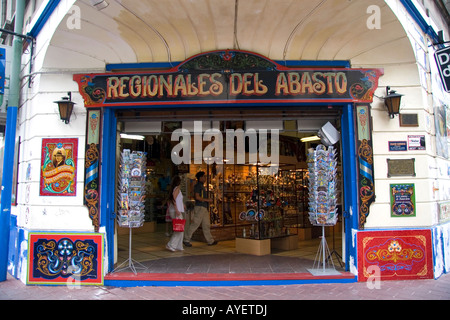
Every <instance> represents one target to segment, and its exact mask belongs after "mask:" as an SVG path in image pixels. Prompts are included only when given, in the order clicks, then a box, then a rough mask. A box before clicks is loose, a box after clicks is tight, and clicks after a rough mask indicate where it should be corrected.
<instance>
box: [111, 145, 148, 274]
mask: <svg viewBox="0 0 450 320" xmlns="http://www.w3.org/2000/svg"><path fill="white" fill-rule="evenodd" d="M146 164H147V155H146V153H145V152H141V151H133V152H130V150H129V149H124V150H123V151H122V153H121V156H120V171H119V191H118V192H119V195H118V201H119V204H118V205H119V210H118V214H117V223H118V225H119V227H125V228H129V232H130V237H129V256H128V259H127V260H126V261H124V262H123V263H122V264H121V265H119V266H118V267H117V268H116V269H115V270H114V272H118V271H123V270H125V269H130V270H131V271H133V273H134V274H137V270H138V269H139V270H141V269H144V270H145V269H147V268H146V267H145V266H144V265H142V264H141V263H139V262H137V261H135V260H133V259H132V258H131V245H132V241H131V240H132V233H133V232H132V230H133V229H134V228H139V227H142V226H143V224H144V216H145V203H144V201H145V194H146V190H145V178H146V171H147V170H146Z"/></svg>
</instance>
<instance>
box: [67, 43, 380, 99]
mask: <svg viewBox="0 0 450 320" xmlns="http://www.w3.org/2000/svg"><path fill="white" fill-rule="evenodd" d="M382 74H383V71H382V70H380V69H344V68H342V69H339V68H336V69H321V68H316V69H311V68H303V69H296V68H295V69H294V68H286V67H283V66H281V65H278V64H276V63H275V62H273V61H271V60H268V59H267V58H264V57H262V56H259V55H256V54H252V53H249V52H242V51H215V52H209V53H205V54H202V55H198V56H195V57H193V58H191V59H188V60H186V61H185V62H183V63H181V64H179V65H178V66H177V67H174V68H172V69H170V70H167V71H158V72H138V73H134V74H128V73H103V74H78V75H74V80H75V81H77V82H78V85H79V88H80V93H81V94H82V95H83V97H84V100H85V105H86V107H91V106H92V107H94V106H103V107H106V106H116V105H123V106H127V105H128V106H135V105H149V104H180V103H186V104H189V103H228V102H230V101H241V102H274V101H283V100H284V101H287V102H297V101H299V102H320V101H323V102H325V101H327V102H371V101H372V98H373V93H374V91H375V90H376V88H377V86H378V78H379V77H380V76H381V75H382Z"/></svg>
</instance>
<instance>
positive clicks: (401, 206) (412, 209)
mask: <svg viewBox="0 0 450 320" xmlns="http://www.w3.org/2000/svg"><path fill="white" fill-rule="evenodd" d="M390 188H391V217H415V216H416V194H415V188H414V183H404V184H391V185H390Z"/></svg>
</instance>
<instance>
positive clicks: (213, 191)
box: [191, 164, 309, 240]
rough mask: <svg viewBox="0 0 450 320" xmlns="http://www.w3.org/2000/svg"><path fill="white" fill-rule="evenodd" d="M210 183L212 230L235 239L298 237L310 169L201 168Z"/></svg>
mask: <svg viewBox="0 0 450 320" xmlns="http://www.w3.org/2000/svg"><path fill="white" fill-rule="evenodd" d="M191 169H192V171H191V172H193V171H200V170H203V171H205V172H206V173H207V176H208V180H207V182H206V185H205V187H207V190H208V192H209V197H210V198H211V199H213V202H212V204H211V205H210V216H211V227H212V229H214V228H219V227H229V228H228V229H229V231H228V232H230V233H234V234H233V237H232V238H249V239H257V240H262V239H270V238H276V237H283V236H288V235H295V234H297V231H298V230H297V229H298V228H300V227H306V226H309V221H308V219H307V201H308V187H307V184H308V183H307V177H306V176H307V169H301V168H300V169H299V168H296V167H295V165H280V166H279V167H270V166H259V165H238V164H236V165H234V164H224V165H215V164H214V165H207V166H205V165H202V166H192V168H191Z"/></svg>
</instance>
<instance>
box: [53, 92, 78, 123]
mask: <svg viewBox="0 0 450 320" xmlns="http://www.w3.org/2000/svg"><path fill="white" fill-rule="evenodd" d="M67 94H68V97H62V98H61V100H59V101H53V102H54V103H57V104H58V109H59V116H60V117H61V120H62V121H63V122H64V123H65V124H68V123H69V122H70V116H71V115H72V111H73V105H74V104H75V102H73V101H72V92H67Z"/></svg>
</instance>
